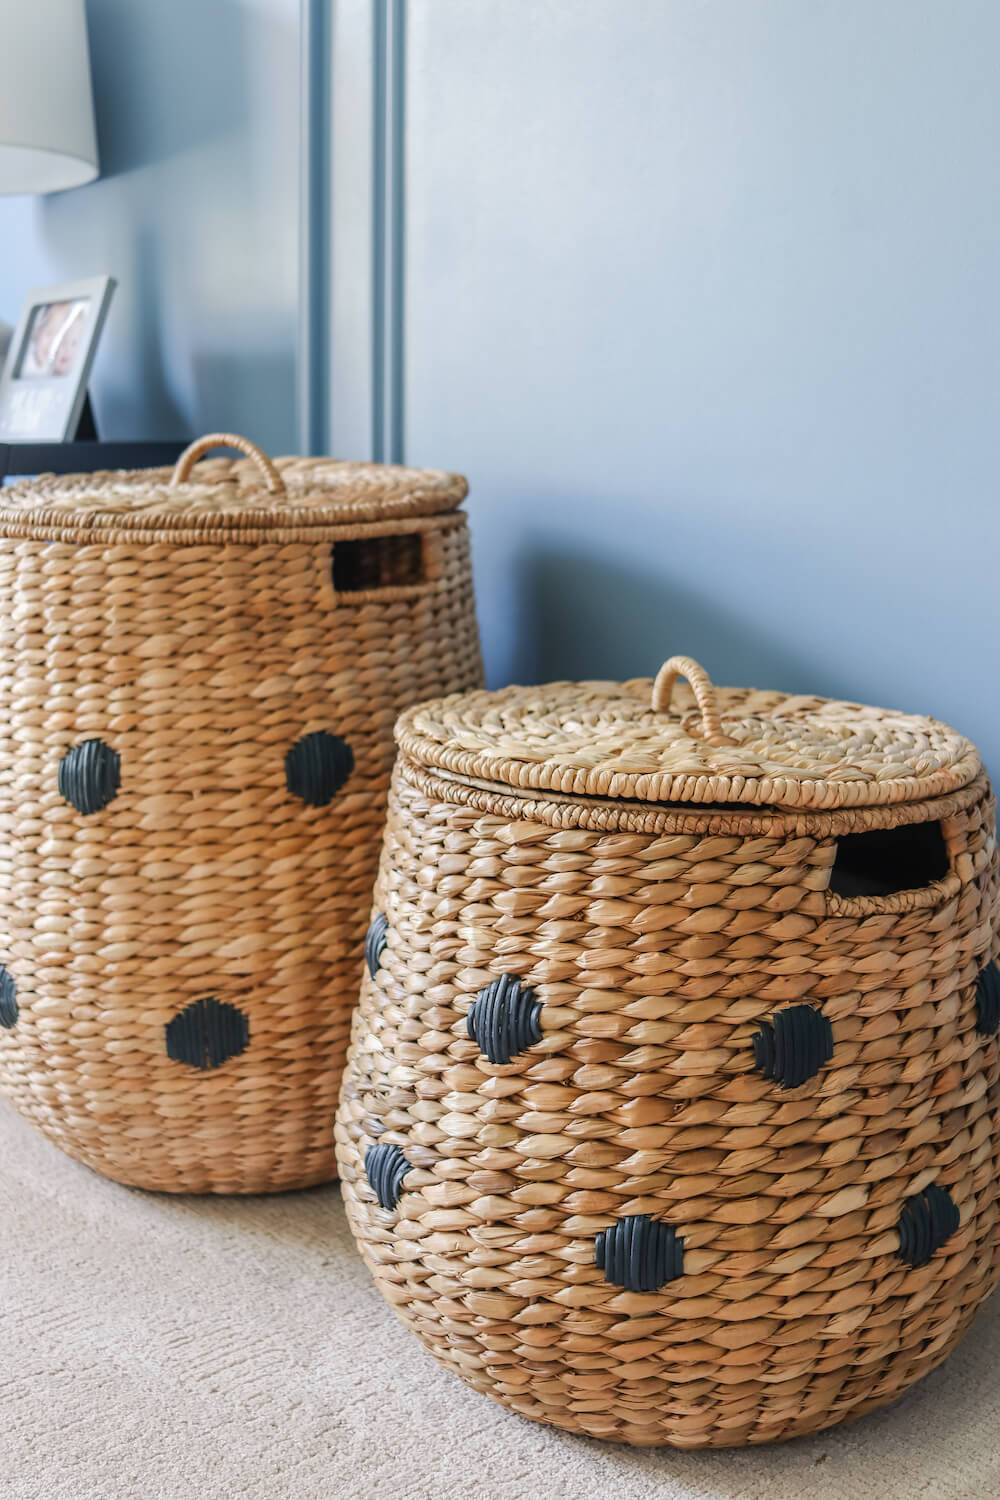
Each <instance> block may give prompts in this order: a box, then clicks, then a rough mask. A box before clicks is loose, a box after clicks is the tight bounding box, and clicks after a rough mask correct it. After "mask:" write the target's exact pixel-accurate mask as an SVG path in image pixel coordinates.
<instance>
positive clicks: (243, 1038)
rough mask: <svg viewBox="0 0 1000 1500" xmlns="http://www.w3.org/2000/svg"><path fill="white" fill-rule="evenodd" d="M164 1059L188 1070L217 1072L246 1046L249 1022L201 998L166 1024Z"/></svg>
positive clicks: (221, 1004)
mask: <svg viewBox="0 0 1000 1500" xmlns="http://www.w3.org/2000/svg"><path fill="white" fill-rule="evenodd" d="M166 1043H167V1056H168V1057H169V1058H171V1059H172V1060H173V1061H174V1062H179V1063H187V1065H188V1067H191V1068H202V1069H208V1068H221V1067H222V1065H223V1063H227V1062H228V1061H229V1059H230V1058H231V1057H238V1056H239V1054H240V1053H241V1052H245V1051H246V1049H247V1047H248V1046H249V1045H250V1022H249V1021H248V1020H247V1018H246V1016H245V1015H244V1014H243V1012H242V1011H241V1010H239V1009H238V1008H237V1007H236V1006H235V1005H229V1004H227V1003H226V1001H224V1000H216V998H215V996H214V995H203V996H202V997H201V999H199V1000H195V1001H194V1002H193V1003H192V1004H191V1005H186V1006H185V1007H184V1009H183V1010H182V1011H178V1013H177V1015H176V1016H174V1017H173V1018H172V1019H171V1020H169V1021H168V1022H167V1025H166Z"/></svg>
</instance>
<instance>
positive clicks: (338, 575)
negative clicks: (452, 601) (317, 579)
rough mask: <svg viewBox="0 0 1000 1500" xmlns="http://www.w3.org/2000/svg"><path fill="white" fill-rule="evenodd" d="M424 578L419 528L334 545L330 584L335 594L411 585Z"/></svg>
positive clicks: (422, 548)
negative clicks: (331, 583) (331, 580)
mask: <svg viewBox="0 0 1000 1500" xmlns="http://www.w3.org/2000/svg"><path fill="white" fill-rule="evenodd" d="M426 582H427V568H426V565H425V557H424V537H423V534H422V533H421V532H419V531H414V532H404V533H402V534H399V533H396V534H393V535H391V536H366V537H355V538H353V540H351V541H344V542H337V543H336V544H335V546H334V549H333V587H334V590H335V592H336V593H338V594H358V593H366V594H368V593H371V592H373V591H375V590H378V589H391V588H413V587H415V586H417V585H420V584H424V583H426Z"/></svg>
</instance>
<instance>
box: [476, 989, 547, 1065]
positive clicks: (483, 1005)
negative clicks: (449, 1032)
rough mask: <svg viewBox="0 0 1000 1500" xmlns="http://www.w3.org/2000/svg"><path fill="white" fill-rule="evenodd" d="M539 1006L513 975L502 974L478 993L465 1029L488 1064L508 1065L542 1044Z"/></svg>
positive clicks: (538, 1002)
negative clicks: (533, 1047) (536, 1044)
mask: <svg viewBox="0 0 1000 1500" xmlns="http://www.w3.org/2000/svg"><path fill="white" fill-rule="evenodd" d="M541 1014H542V1002H541V1001H540V1000H538V999H536V998H535V992H534V990H533V989H531V988H530V987H529V986H528V985H525V984H522V983H521V981H520V979H516V978H515V977H514V975H512V974H501V975H500V977H499V979H494V980H493V982H492V984H488V985H486V987H485V988H484V989H481V990H480V991H479V994H478V995H477V996H476V998H475V1000H474V1001H473V1002H472V1004H471V1006H470V1007H469V1011H468V1014H467V1015H466V1018H465V1029H466V1031H467V1032H468V1034H469V1037H470V1039H471V1040H472V1041H474V1042H475V1044H476V1046H477V1047H478V1048H479V1050H480V1052H482V1054H483V1056H484V1057H486V1058H488V1060H489V1061H490V1062H491V1063H496V1064H498V1065H503V1064H504V1063H509V1062H510V1061H511V1060H512V1058H514V1057H516V1056H517V1054H518V1053H519V1052H524V1051H526V1050H527V1048H528V1047H532V1046H534V1044H535V1043H536V1042H540V1041H541V1040H542V1027H541V1020H540V1018H541Z"/></svg>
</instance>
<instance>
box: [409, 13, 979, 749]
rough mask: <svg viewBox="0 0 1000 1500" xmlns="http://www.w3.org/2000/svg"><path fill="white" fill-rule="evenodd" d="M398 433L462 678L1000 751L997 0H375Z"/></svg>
mask: <svg viewBox="0 0 1000 1500" xmlns="http://www.w3.org/2000/svg"><path fill="white" fill-rule="evenodd" d="M407 28H408V37H407V45H408V53H409V60H408V69H407V116H408V118H407V141H408V145H407V152H408V155H407V173H406V205H407V271H406V276H407V280H406V306H407V316H406V348H407V381H406V432H407V457H408V458H409V459H410V460H412V461H416V462H427V463H438V464H441V465H444V466H448V467H454V468H458V469H461V470H464V471H465V472H467V473H468V474H469V476H470V478H471V481H472V492H471V498H470V502H469V505H470V514H471V515H472V517H473V519H474V536H475V542H476V556H477V566H478V587H479V595H480V601H481V610H482V617H483V625H484V636H485V646H486V654H487V660H488V667H489V671H490V675H491V678H492V680H493V681H494V682H495V683H499V682H501V681H504V680H508V679H510V678H521V679H528V680H531V679H536V678H543V679H544V678H554V677H561V676H580V675H594V676H597V675H609V676H616V677H617V676H625V675H630V674H633V673H640V672H652V671H655V669H656V667H657V666H658V665H659V663H660V661H661V660H662V659H663V658H664V657H665V656H666V655H668V654H669V653H670V652H672V651H677V650H684V651H688V652H690V653H691V654H693V655H695V656H698V657H701V658H703V659H704V661H705V664H706V665H707V666H708V667H709V668H710V670H711V671H712V673H713V675H714V676H715V677H716V679H717V680H719V681H723V682H726V681H728V682H755V683H757V684H759V685H761V686H776V687H784V688H787V689H790V690H813V691H819V692H826V693H829V694H832V695H835V696H843V697H848V698H852V699H861V700H863V701H870V702H876V703H884V704H887V705H895V706H900V707H904V708H907V709H910V710H914V711H920V712H925V711H926V712H933V713H935V714H937V715H938V716H939V717H942V718H946V719H950V720H952V721H953V722H954V723H956V724H957V725H958V726H960V727H961V728H962V729H963V730H964V731H965V732H966V733H969V734H971V735H972V736H973V737H975V738H977V740H978V741H979V742H980V745H981V748H982V749H983V751H984V754H985V755H986V756H987V758H988V759H989V760H991V761H992V764H993V768H994V770H995V771H996V772H997V773H998V774H1000V697H998V687H997V683H998V677H1000V672H998V666H1000V651H998V627H1000V608H998V604H997V587H996V579H997V560H998V553H1000V501H998V495H997V489H998V472H1000V421H998V416H1000V411H998V404H1000V317H998V314H1000V172H998V165H997V164H998V160H1000V102H998V101H1000V90H998V88H997V58H998V56H1000V5H997V4H996V0H949V3H947V4H943V3H941V0H808V3H803V0H753V3H749V0H708V3H703V0H621V3H612V0H575V3H573V4H571V5H568V4H564V3H557V0H546V3H538V4H530V5H529V4H526V3H525V4H520V3H518V4H503V3H499V0H480V3H477V4H476V5H472V6H470V5H468V4H467V3H464V0H411V3H410V4H409V5H408V7H407Z"/></svg>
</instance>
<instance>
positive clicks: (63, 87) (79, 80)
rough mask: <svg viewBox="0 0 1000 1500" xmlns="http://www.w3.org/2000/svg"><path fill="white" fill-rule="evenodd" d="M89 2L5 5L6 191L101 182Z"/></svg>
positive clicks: (2, 130)
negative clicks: (88, 11)
mask: <svg viewBox="0 0 1000 1500" xmlns="http://www.w3.org/2000/svg"><path fill="white" fill-rule="evenodd" d="M83 7H84V0H0V193H54V192H56V191H57V190H58V189H59V188H69V187H79V186H80V184H81V183H83V182H92V181H93V179H94V178H95V177H96V176H97V171H98V168H97V134H96V132H95V130H94V101H93V96H92V94H91V89H90V51H89V48H88V45H87V21H86V16H85V15H84V8H83Z"/></svg>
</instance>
